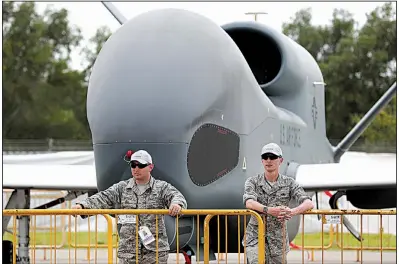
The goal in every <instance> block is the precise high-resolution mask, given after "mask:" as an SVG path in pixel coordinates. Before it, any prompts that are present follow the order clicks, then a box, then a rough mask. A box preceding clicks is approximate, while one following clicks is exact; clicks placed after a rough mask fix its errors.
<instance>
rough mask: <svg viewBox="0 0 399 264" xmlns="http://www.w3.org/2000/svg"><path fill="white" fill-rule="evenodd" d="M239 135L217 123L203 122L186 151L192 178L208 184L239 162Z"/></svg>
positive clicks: (200, 183)
mask: <svg viewBox="0 0 399 264" xmlns="http://www.w3.org/2000/svg"><path fill="white" fill-rule="evenodd" d="M239 148H240V137H239V135H238V134H237V133H235V132H233V131H231V130H229V129H227V128H224V127H221V126H218V125H214V124H204V125H202V126H201V127H200V128H198V130H197V131H196V132H195V133H194V135H193V138H192V139H191V142H190V146H189V149H188V153H187V168H188V173H189V175H190V178H191V180H192V181H193V182H194V183H195V184H196V185H199V186H206V185H208V184H210V183H212V182H214V181H216V180H218V179H220V178H221V177H223V176H224V175H226V174H227V173H229V172H230V171H232V170H233V169H234V168H235V167H236V166H237V164H238V159H239Z"/></svg>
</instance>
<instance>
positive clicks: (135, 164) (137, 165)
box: [130, 162, 150, 169]
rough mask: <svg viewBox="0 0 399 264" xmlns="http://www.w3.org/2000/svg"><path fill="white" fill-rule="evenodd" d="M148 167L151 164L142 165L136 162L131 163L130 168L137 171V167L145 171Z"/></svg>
mask: <svg viewBox="0 0 399 264" xmlns="http://www.w3.org/2000/svg"><path fill="white" fill-rule="evenodd" d="M148 165H150V164H141V163H136V162H130V167H132V169H135V168H136V167H139V169H144V168H145V167H147V166H148Z"/></svg>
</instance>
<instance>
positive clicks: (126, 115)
mask: <svg viewBox="0 0 399 264" xmlns="http://www.w3.org/2000/svg"><path fill="white" fill-rule="evenodd" d="M87 116H88V121H89V124H90V129H91V132H92V139H93V144H94V155H95V166H96V173H97V182H98V189H99V190H100V191H101V190H104V189H106V188H108V187H109V186H111V185H112V184H114V183H116V182H118V181H120V180H125V179H128V178H130V177H132V175H131V172H130V167H129V166H128V164H127V163H126V162H125V161H124V160H123V157H124V155H125V153H126V152H127V151H128V150H133V151H135V150H139V149H145V150H147V151H148V152H149V153H150V154H151V155H152V158H153V161H154V165H155V167H154V170H153V172H152V175H153V176H154V177H155V178H157V179H161V180H165V181H167V182H169V183H171V184H173V185H174V186H175V187H176V188H178V189H179V190H180V191H181V192H182V193H183V194H184V196H185V197H186V199H187V202H188V207H189V208H193V209H194V208H195V209H219V208H223V209H237V208H245V207H244V205H243V202H242V196H243V192H244V183H245V180H246V179H247V178H248V177H250V176H254V175H256V174H257V173H261V172H263V167H262V164H261V158H260V151H261V148H262V146H263V145H264V144H266V143H269V142H276V143H277V144H279V145H280V146H281V148H282V150H283V153H284V163H283V165H282V166H281V168H280V169H281V172H282V173H286V172H287V170H289V165H290V164H314V163H331V162H334V160H333V150H332V148H331V145H330V143H329V141H328V140H327V138H326V127H325V109H324V81H323V76H322V74H321V71H320V69H319V67H318V65H317V63H316V62H315V60H314V59H313V58H312V56H311V55H310V54H309V53H308V52H307V51H306V50H305V49H304V48H303V47H301V46H299V45H298V44H297V43H295V42H294V41H292V40H290V39H289V38H288V37H286V36H285V35H283V34H281V33H279V32H277V31H275V30H273V29H272V28H270V27H268V26H266V25H261V24H258V23H256V22H240V23H232V24H228V25H225V26H222V27H220V26H218V25H217V24H215V23H214V22H212V21H211V20H209V19H207V18H205V17H203V16H200V15H198V14H195V13H192V12H188V11H184V10H177V9H163V10H156V11H151V12H148V13H144V14H142V15H139V16H137V17H135V18H133V19H131V20H130V21H128V22H126V23H125V24H124V25H123V26H122V27H121V28H119V29H118V30H117V31H116V32H115V33H114V34H113V35H112V36H111V37H110V38H109V39H108V41H107V42H106V43H105V44H104V46H103V48H102V50H101V52H100V53H99V55H98V57H97V60H96V62H95V64H94V66H93V69H92V74H91V77H90V81H89V89H88V94H87ZM288 174H289V173H288ZM293 205H295V204H293ZM236 219H237V217H235V218H234V219H233V218H231V219H230V218H229V230H231V234H230V231H229V236H230V237H231V239H232V240H233V241H237V240H236V237H234V236H233V235H232V234H236V233H237V227H236V225H237V223H236ZM221 223H224V221H221ZM234 223H235V224H234ZM241 223H243V221H241ZM298 226H299V218H294V219H292V220H291V221H290V222H289V237H290V239H291V240H292V239H293V238H294V237H295V235H296V234H297V232H298ZM172 227H173V225H172ZM193 229H194V227H193ZM221 229H222V226H221ZM222 230H223V229H222ZM241 230H243V229H241ZM168 233H169V231H168ZM187 237H189V236H188V235H187ZM195 238H196V236H194V239H195ZM187 239H188V238H187ZM187 239H186V240H187ZM180 241H181V243H183V242H184V239H181V240H180ZM186 242H187V243H188V242H189V241H186ZM222 244H223V243H221V245H222ZM233 244H234V245H233ZM236 244H237V243H229V245H231V246H229V247H232V249H231V250H230V249H229V252H234V251H232V250H234V249H235V248H236V247H237V245H236ZM224 252H226V251H224Z"/></svg>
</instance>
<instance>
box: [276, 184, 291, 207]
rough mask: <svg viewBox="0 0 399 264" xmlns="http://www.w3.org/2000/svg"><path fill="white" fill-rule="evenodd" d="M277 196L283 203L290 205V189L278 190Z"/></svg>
mask: <svg viewBox="0 0 399 264" xmlns="http://www.w3.org/2000/svg"><path fill="white" fill-rule="evenodd" d="M276 198H277V199H278V200H280V201H281V202H282V203H283V204H282V205H288V203H289V201H290V190H289V189H288V188H282V189H280V190H278V191H277V192H276Z"/></svg>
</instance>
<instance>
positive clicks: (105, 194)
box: [79, 176, 187, 259]
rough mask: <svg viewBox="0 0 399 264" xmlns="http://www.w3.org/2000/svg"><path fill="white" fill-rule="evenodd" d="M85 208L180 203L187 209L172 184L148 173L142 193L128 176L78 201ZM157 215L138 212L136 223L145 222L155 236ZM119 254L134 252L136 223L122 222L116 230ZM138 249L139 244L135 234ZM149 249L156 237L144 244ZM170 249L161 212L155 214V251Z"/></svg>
mask: <svg viewBox="0 0 399 264" xmlns="http://www.w3.org/2000/svg"><path fill="white" fill-rule="evenodd" d="M79 204H81V205H82V206H83V207H84V208H87V209H113V208H120V209H166V208H169V206H170V205H171V204H179V205H180V206H181V207H182V209H187V202H186V199H185V198H184V196H183V195H182V194H181V193H180V192H179V191H178V190H177V189H176V188H175V187H173V186H172V185H171V184H169V183H167V182H165V181H161V180H156V179H154V178H153V177H152V176H151V179H150V182H149V185H148V186H147V189H146V190H145V191H144V193H143V194H142V195H140V191H139V189H138V187H137V185H136V181H135V180H134V179H133V178H131V179H129V180H126V181H120V182H119V183H116V184H114V185H112V186H111V187H110V188H108V189H106V190H104V191H102V192H99V193H97V194H95V195H93V196H91V197H89V198H87V199H86V200H84V201H82V202H79ZM155 217H156V215H138V221H139V227H140V226H144V225H145V226H147V227H148V228H149V229H150V231H151V233H152V234H153V236H154V238H156V229H155V228H156V227H155ZM119 238H120V240H119V249H118V257H119V258H123V259H129V258H133V257H134V256H135V252H136V224H134V223H123V224H122V225H121V229H120V232H119ZM138 239H139V240H138V241H139V242H140V245H139V252H140V248H141V246H142V243H141V239H140V236H138ZM145 247H146V248H147V249H148V250H151V251H155V250H156V241H154V242H151V243H150V244H148V245H146V246H145ZM169 249H170V247H169V242H168V237H167V234H166V227H165V220H164V215H158V251H168V250H169Z"/></svg>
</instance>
